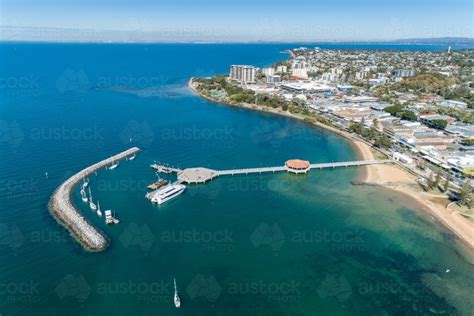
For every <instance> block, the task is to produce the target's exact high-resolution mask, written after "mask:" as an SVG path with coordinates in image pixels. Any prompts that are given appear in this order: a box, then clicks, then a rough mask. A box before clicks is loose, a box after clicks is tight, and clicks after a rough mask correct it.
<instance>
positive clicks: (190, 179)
mask: <svg viewBox="0 0 474 316" xmlns="http://www.w3.org/2000/svg"><path fill="white" fill-rule="evenodd" d="M392 162H393V160H357V161H342V162H327V163H316V164H309V166H308V168H307V170H310V169H329V168H330V169H334V168H341V167H353V166H367V165H375V164H385V163H392ZM151 167H152V168H154V169H156V170H160V169H162V168H165V169H166V168H169V167H165V166H161V165H158V164H153V165H151ZM172 171H173V172H175V173H176V174H177V178H178V180H177V181H176V182H177V183H183V182H184V183H187V184H192V183H205V182H207V181H209V180H212V179H214V178H216V177H219V176H227V175H231V176H233V175H239V174H240V175H241V174H246V175H247V174H262V173H275V172H282V171H286V172H293V170H291V169H290V168H289V167H288V166H287V165H285V166H277V167H262V168H245V169H229V170H213V169H208V168H202V167H198V168H187V169H184V170H183V169H178V168H173V169H172Z"/></svg>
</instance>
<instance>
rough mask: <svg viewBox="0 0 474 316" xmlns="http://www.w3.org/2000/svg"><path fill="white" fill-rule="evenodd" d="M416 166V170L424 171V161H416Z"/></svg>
mask: <svg viewBox="0 0 474 316" xmlns="http://www.w3.org/2000/svg"><path fill="white" fill-rule="evenodd" d="M417 166H418V169H420V170H425V169H426V161H425V160H424V159H421V158H420V159H418V160H417Z"/></svg>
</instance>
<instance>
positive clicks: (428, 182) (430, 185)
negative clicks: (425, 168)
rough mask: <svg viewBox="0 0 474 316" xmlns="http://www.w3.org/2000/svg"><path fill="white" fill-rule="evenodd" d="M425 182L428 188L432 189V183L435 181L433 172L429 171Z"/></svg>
mask: <svg viewBox="0 0 474 316" xmlns="http://www.w3.org/2000/svg"><path fill="white" fill-rule="evenodd" d="M426 182H427V184H428V187H429V188H430V189H433V188H434V187H435V186H434V183H435V180H434V178H433V172H431V173H430V176H429V177H428V180H427V181H426Z"/></svg>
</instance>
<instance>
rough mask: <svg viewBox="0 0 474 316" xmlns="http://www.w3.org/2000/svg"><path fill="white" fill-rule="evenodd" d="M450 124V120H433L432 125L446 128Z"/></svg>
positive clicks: (437, 127)
mask: <svg viewBox="0 0 474 316" xmlns="http://www.w3.org/2000/svg"><path fill="white" fill-rule="evenodd" d="M447 125H448V121H446V120H432V121H431V126H432V127H433V128H436V129H445V128H446V126H447Z"/></svg>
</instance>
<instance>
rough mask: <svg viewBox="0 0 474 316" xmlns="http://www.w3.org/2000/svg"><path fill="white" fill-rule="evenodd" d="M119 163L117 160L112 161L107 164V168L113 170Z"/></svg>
mask: <svg viewBox="0 0 474 316" xmlns="http://www.w3.org/2000/svg"><path fill="white" fill-rule="evenodd" d="M118 165H119V163H118V161H117V162H113V163H112V164H111V165H110V166H109V170H114V169H115V168H117V167H118Z"/></svg>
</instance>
